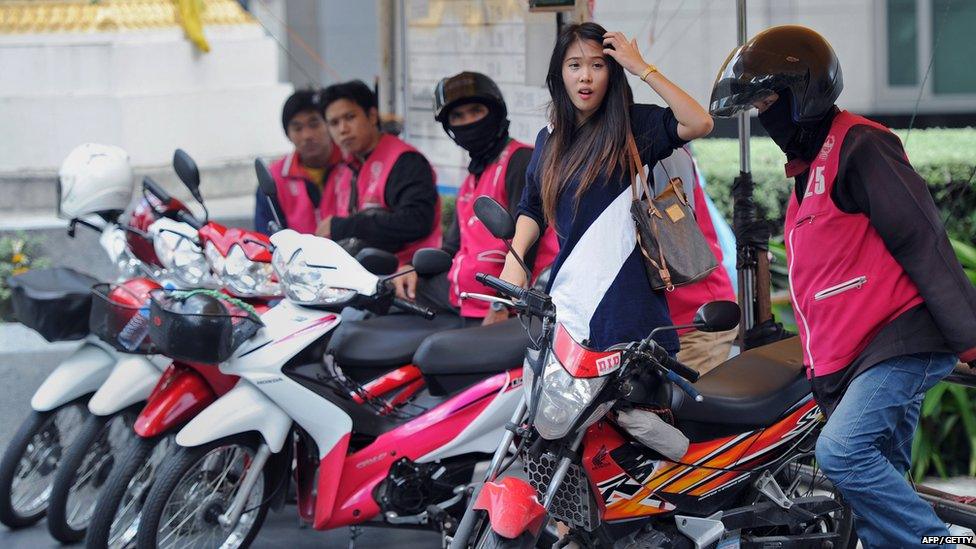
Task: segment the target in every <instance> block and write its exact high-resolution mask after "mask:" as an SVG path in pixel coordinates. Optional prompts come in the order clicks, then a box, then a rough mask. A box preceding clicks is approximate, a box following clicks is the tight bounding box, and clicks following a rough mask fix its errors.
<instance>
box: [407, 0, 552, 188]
mask: <svg viewBox="0 0 976 549" xmlns="http://www.w3.org/2000/svg"><path fill="white" fill-rule="evenodd" d="M405 6H406V13H405V22H406V23H405V24H406V29H407V30H406V58H407V66H406V74H407V86H406V88H407V95H406V107H407V110H406V113H405V122H406V127H405V134H406V136H407V138H408V139H409V141H410V142H411V143H412V144H414V145H415V146H417V147H419V148H420V149H421V150H422V151H423V152H424V153H425V154H426V155H427V157H428V159H430V161H431V163H432V164H434V167H435V169H436V170H437V175H438V184H439V185H440V186H441V187H442V189H453V188H456V187H457V186H459V185H460V184H461V181H463V178H464V173H465V171H464V167H465V166H467V153H465V152H464V151H462V150H461V149H460V148H459V147H458V146H457V145H455V144H454V142H453V141H451V140H450V139H449V138H448V137H447V136H446V135H445V134H444V130H443V129H442V128H441V126H440V124H438V123H436V122H435V121H434V118H433V107H432V103H433V92H434V86H435V85H436V83H437V82H438V81H439V80H440V79H441V78H443V77H445V76H450V75H453V74H456V73H458V72H461V71H464V70H476V71H479V72H482V73H485V74H487V75H488V76H490V77H491V78H493V79H494V80H495V81H496V82H497V83H498V85H499V87H500V88H501V89H502V93H503V94H504V95H505V100H506V102H507V104H508V110H509V117H510V119H511V121H512V125H511V128H510V132H511V134H512V136H513V137H515V138H517V139H521V140H523V141H527V142H529V143H534V140H535V135H536V133H537V132H538V131H539V129H540V128H542V127H543V126H544V125H545V106H546V103H547V102H548V100H549V94H548V93H547V92H545V90H544V88H543V86H542V78H544V75H545V64H546V63H548V59H549V54H550V52H551V49H552V43H553V40H555V30H556V22H555V17H554V16H553V15H552V14H530V13H528V9H527V7H526V6H527V4H526V2H521V1H518V0H485V1H484V2H478V1H463V0H456V1H425V0H406V4H405ZM540 61H541V63H542V64H541V65H540ZM540 75H541V78H540Z"/></svg>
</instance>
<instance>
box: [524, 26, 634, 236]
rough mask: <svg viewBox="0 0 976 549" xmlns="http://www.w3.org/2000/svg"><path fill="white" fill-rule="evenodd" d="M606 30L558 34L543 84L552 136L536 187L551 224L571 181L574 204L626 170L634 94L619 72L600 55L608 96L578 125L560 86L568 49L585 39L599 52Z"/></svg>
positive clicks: (573, 108)
mask: <svg viewBox="0 0 976 549" xmlns="http://www.w3.org/2000/svg"><path fill="white" fill-rule="evenodd" d="M606 32H607V30H606V29H605V28H603V27H602V26H600V25H598V24H596V23H590V22H587V23H580V24H575V25H570V26H568V27H566V28H565V29H563V31H562V32H560V33H559V37H558V38H557V39H556V45H555V47H554V48H553V50H552V57H551V58H550V59H549V73H548V75H547V76H546V85H547V86H548V88H549V94H550V95H551V97H552V102H551V103H550V105H549V122H550V123H551V124H552V135H551V136H550V137H549V140H548V141H547V143H546V148H545V151H544V153H543V164H542V166H543V170H542V181H541V184H542V204H543V211H544V213H545V217H546V221H547V222H548V223H550V224H552V223H553V222H554V220H555V212H556V202H557V201H558V198H559V195H560V193H561V192H562V191H563V189H564V187H565V185H566V183H567V181H568V180H569V178H570V177H572V176H574V175H579V177H580V184H579V188H578V189H577V192H576V198H577V200H578V199H579V197H580V196H581V195H582V194H583V193H584V192H585V191H586V190H587V189H588V188H589V186H590V185H591V184H592V183H593V181H595V180H596V179H598V178H599V177H600V176H609V175H610V174H611V173H612V172H613V171H614V170H615V169H616V168H617V167H618V166H619V167H620V168H621V169H622V170H627V169H628V166H629V164H628V158H629V156H628V152H627V140H628V139H629V136H630V131H631V129H630V107H631V105H633V103H634V96H633V92H632V91H631V89H630V84H629V83H628V82H627V75H626V74H625V73H624V68H623V67H622V66H620V63H617V61H616V60H614V59H613V58H612V57H610V56H609V55H607V56H604V59H605V62H606V67H607V70H609V78H608V82H607V92H606V95H604V98H603V101H602V103H600V106H599V107H597V109H596V111H595V112H594V113H593V114H592V115H590V116H589V117H587V118H586V119H585V120H583V121H582V123H579V122H578V121H577V109H576V106H575V105H573V101H572V99H570V96H569V93H568V92H567V91H566V85H565V83H564V82H563V62H564V60H565V59H566V52H567V51H568V50H569V49H570V47H572V45H573V44H575V43H577V42H579V41H587V40H590V41H593V42H596V44H597V45H598V47H600V49H601V50H602V49H604V48H605V46H603V35H604V34H606Z"/></svg>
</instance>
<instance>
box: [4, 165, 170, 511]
mask: <svg viewBox="0 0 976 549" xmlns="http://www.w3.org/2000/svg"><path fill="white" fill-rule="evenodd" d="M147 184H149V185H154V184H153V183H152V181H151V180H148V181H147ZM151 198H152V197H151V196H148V195H145V196H144V197H143V199H142V200H140V201H139V202H138V203H137V204H136V206H135V207H134V209H133V211H132V212H131V213H130V214H129V215H128V217H127V219H125V220H124V221H123V220H120V215H119V213H118V212H97V213H98V216H97V217H98V218H93V219H86V218H75V219H72V220H71V221H70V223H69V225H68V235H69V237H73V236H74V234H75V231H76V228H77V226H79V225H80V226H83V227H87V228H90V229H93V230H96V231H98V232H99V233H101V236H100V238H99V243H100V244H101V246H102V248H103V249H104V250H105V251H106V253H107V254H108V256H109V258H110V259H111V260H112V262H113V263H114V264H115V265H116V267H117V269H118V273H119V278H118V279H119V280H123V279H127V278H131V277H134V276H139V275H150V276H156V275H157V274H158V272H159V269H160V267H161V265H160V263H159V260H158V258H157V257H156V255H155V252H154V250H153V247H152V243H151V242H150V241H149V240H148V238H147V234H146V232H145V230H146V229H147V228H148V226H149V225H150V224H151V223H152V222H153V221H155V220H156V219H158V218H159V217H166V216H168V217H173V218H177V217H179V216H180V215H182V212H185V211H186V208H185V206H184V205H183V204H182V203H180V202H179V201H175V200H174V201H170V202H168V203H165V204H162V203H159V202H158V201H154V202H151V201H150V199H151ZM97 282H98V280H96V279H93V278H91V277H89V276H87V275H83V274H81V273H78V272H76V271H73V270H70V269H63V268H54V269H49V270H43V271H31V272H28V273H25V274H24V275H19V276H18V277H14V279H12V287H13V303H14V307H15V311H16V312H17V315H18V318H20V319H21V321H22V322H24V323H25V324H26V325H28V326H29V327H32V328H34V329H35V330H37V331H39V332H40V333H41V334H42V335H44V336H45V338H46V339H48V340H49V341H56V340H72V339H82V344H81V346H79V347H78V349H76V350H75V351H74V352H73V353H72V354H71V355H70V356H69V357H68V358H66V359H65V360H64V361H62V362H61V363H60V364H58V366H57V367H56V368H55V369H54V370H53V371H52V372H51V374H50V375H48V377H47V378H46V379H45V380H44V382H43V383H42V384H41V385H40V387H38V389H37V390H36V391H35V393H34V395H33V397H32V398H31V409H32V413H31V414H30V416H28V418H27V419H26V420H24V422H23V423H22V424H21V426H20V428H19V429H18V431H17V432H16V434H15V435H14V437H13V440H12V441H11V442H10V444H9V445H8V446H7V449H6V450H5V451H4V454H3V458H2V460H0V523H3V524H4V525H6V526H7V527H9V528H24V527H27V526H30V525H32V524H34V523H36V522H37V521H39V520H40V519H41V518H43V517H44V516H45V515H46V514H47V512H48V503H49V500H50V497H51V494H52V482H53V479H54V476H55V474H56V471H57V470H58V467H59V464H60V463H61V462H62V460H63V459H65V458H66V457H67V452H68V449H69V447H71V446H72V445H73V444H74V442H75V440H76V437H77V436H78V435H79V434H81V433H82V432H83V430H82V426H83V424H84V423H85V421H86V418H87V417H88V415H89V414H88V410H87V409H86V408H87V407H86V403H88V402H89V399H90V398H92V397H93V396H94V395H95V394H96V392H97V391H98V390H99V389H100V388H101V387H103V386H105V385H106V383H108V382H109V381H110V379H111V377H112V374H113V373H114V372H122V371H124V370H127V369H128V368H117V366H121V365H120V361H121V362H126V363H129V362H133V361H132V360H131V359H130V358H128V357H124V356H122V355H120V354H119V353H118V352H117V351H116V349H115V348H114V347H113V346H112V345H109V344H107V343H105V342H103V341H101V340H100V339H99V338H98V337H97V335H95V334H94V333H92V332H91V330H90V326H89V313H90V309H91V304H92V293H91V286H92V285H93V284H95V283H97ZM136 362H138V361H136ZM132 368H133V369H141V370H143V371H150V370H156V367H155V366H152V365H148V364H144V363H142V364H136V365H132ZM156 375H157V376H158V374H156ZM115 381H123V380H119V379H116V380H115ZM115 381H113V382H111V383H109V385H111V386H117V384H116V383H115ZM103 404H104V401H103V400H102V399H101V398H99V399H96V400H95V402H94V410H98V411H104V410H103V408H102V405H103ZM58 522H62V523H63V521H58Z"/></svg>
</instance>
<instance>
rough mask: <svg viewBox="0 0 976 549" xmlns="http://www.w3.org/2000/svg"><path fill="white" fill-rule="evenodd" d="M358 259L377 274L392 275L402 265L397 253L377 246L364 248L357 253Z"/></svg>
mask: <svg viewBox="0 0 976 549" xmlns="http://www.w3.org/2000/svg"><path fill="white" fill-rule="evenodd" d="M356 261H358V262H359V264H360V265H362V266H363V267H364V268H365V269H366V270H367V271H369V272H371V273H373V274H374V275H376V276H387V275H391V274H393V273H395V272H396V270H397V267H399V266H400V262H399V261H397V258H396V256H395V255H393V254H391V253H390V252H384V251H383V250H378V249H376V248H363V249H362V250H360V251H359V253H358V254H356Z"/></svg>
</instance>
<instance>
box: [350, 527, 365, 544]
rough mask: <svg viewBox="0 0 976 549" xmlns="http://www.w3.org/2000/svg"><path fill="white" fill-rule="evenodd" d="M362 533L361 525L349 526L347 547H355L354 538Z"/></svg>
mask: <svg viewBox="0 0 976 549" xmlns="http://www.w3.org/2000/svg"><path fill="white" fill-rule="evenodd" d="M361 535H363V527H362V526H350V527H349V549H356V538H358V537H359V536H361Z"/></svg>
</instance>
